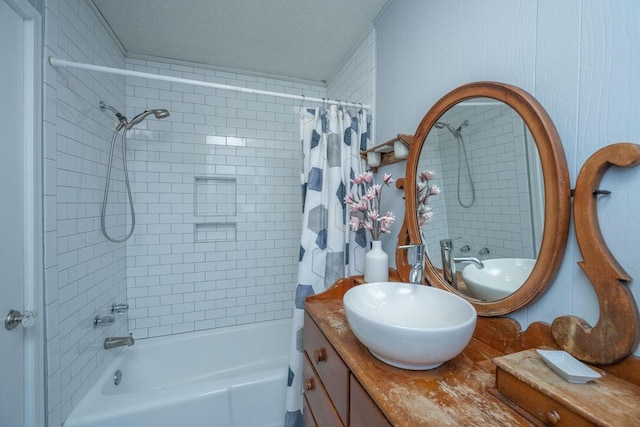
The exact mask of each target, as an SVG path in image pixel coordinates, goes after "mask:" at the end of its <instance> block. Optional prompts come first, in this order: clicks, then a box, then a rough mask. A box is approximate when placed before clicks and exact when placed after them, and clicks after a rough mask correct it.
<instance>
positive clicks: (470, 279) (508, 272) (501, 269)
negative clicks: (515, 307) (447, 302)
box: [462, 258, 536, 301]
mask: <svg viewBox="0 0 640 427" xmlns="http://www.w3.org/2000/svg"><path fill="white" fill-rule="evenodd" d="M482 263H483V264H484V268H482V269H478V268H477V267H476V266H475V265H468V266H466V267H465V268H464V269H463V270H462V278H463V279H464V283H465V284H466V285H467V288H468V289H469V290H470V291H471V292H472V293H473V295H474V296H475V297H476V298H478V299H482V300H486V301H497V300H500V299H502V298H505V297H507V296H509V295H511V294H512V293H513V292H515V291H517V290H518V289H519V288H520V286H522V284H523V283H524V282H525V281H526V280H527V278H528V277H529V274H531V270H533V266H534V265H535V264H536V260H535V259H528V258H496V259H488V260H485V261H482Z"/></svg>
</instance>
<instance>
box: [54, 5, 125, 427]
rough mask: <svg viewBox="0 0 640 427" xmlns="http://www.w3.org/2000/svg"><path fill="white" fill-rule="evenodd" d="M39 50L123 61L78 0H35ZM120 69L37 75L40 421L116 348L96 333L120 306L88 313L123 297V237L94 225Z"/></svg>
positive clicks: (121, 320) (81, 390) (114, 328)
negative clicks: (101, 316) (43, 404)
mask: <svg viewBox="0 0 640 427" xmlns="http://www.w3.org/2000/svg"><path fill="white" fill-rule="evenodd" d="M44 17H45V51H44V55H45V57H48V56H55V57H59V58H63V59H68V60H72V61H79V62H88V63H93V64H99V65H107V66H112V67H123V66H124V55H123V54H122V52H121V51H120V50H119V49H118V48H117V46H116V44H115V43H114V42H113V40H112V39H111V37H110V36H109V34H108V32H107V31H106V30H105V28H104V26H103V25H102V23H101V22H100V21H99V19H98V18H97V17H96V15H95V14H94V12H93V10H92V9H91V8H90V7H89V4H88V2H84V1H68V0H57V1H49V0H47V1H46V2H45V16H44ZM124 99H125V85H124V79H123V78H121V77H114V76H110V75H106V74H95V73H88V72H85V71H78V70H64V69H60V70H55V69H53V68H52V67H51V66H49V65H48V64H47V65H45V75H44V104H45V105H44V128H43V129H44V194H45V196H44V217H45V221H44V229H45V303H46V335H47V354H46V375H47V415H48V425H50V426H60V425H61V424H62V422H63V421H64V420H65V418H66V417H67V416H68V415H69V413H70V412H71V410H72V409H73V408H74V407H75V406H76V405H77V404H78V402H79V401H80V400H81V399H82V397H83V396H84V395H85V394H86V392H87V390H88V389H89V388H90V387H91V385H92V384H93V383H94V382H95V381H96V379H97V378H98V377H99V376H100V375H102V373H103V372H104V371H105V369H106V367H107V365H108V364H109V363H110V362H111V360H112V359H113V357H115V355H116V354H117V351H105V350H104V349H103V348H102V346H101V343H102V341H103V340H104V338H105V337H106V336H116V335H122V334H125V333H126V331H127V316H126V315H123V316H119V317H118V318H117V321H116V323H115V324H114V325H111V326H109V327H107V328H100V329H94V328H93V318H94V316H95V315H96V314H98V313H101V312H105V311H106V310H107V309H108V307H109V306H110V305H111V304H112V303H113V302H122V301H125V300H126V282H125V247H124V246H123V245H114V244H111V243H108V242H107V241H106V240H105V239H104V237H103V236H102V233H101V232H100V205H101V202H102V192H103V185H104V178H105V173H106V163H107V157H108V150H109V142H110V138H111V134H112V129H113V128H112V124H113V116H110V115H108V114H105V113H103V112H101V111H100V110H99V108H98V103H99V101H100V100H104V101H105V102H107V103H108V104H110V105H113V106H114V107H115V108H117V109H121V110H122V109H124Z"/></svg>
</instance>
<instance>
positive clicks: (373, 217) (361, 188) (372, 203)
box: [344, 169, 440, 240]
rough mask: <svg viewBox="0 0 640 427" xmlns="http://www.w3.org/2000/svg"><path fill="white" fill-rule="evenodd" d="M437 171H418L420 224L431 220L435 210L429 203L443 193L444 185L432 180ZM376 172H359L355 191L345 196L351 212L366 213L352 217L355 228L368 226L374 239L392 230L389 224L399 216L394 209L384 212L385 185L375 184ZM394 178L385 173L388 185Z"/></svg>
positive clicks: (366, 227) (353, 181) (385, 182)
mask: <svg viewBox="0 0 640 427" xmlns="http://www.w3.org/2000/svg"><path fill="white" fill-rule="evenodd" d="M435 175H436V173H435V172H434V171H431V170H428V169H427V170H424V171H422V172H420V173H419V174H418V181H419V182H418V185H417V187H418V188H417V190H418V225H419V226H420V227H422V226H423V225H425V224H427V223H428V222H430V221H431V217H432V216H433V211H432V209H431V206H429V199H430V198H431V196H435V195H437V194H440V187H438V186H437V185H433V184H431V180H433V178H434V177H435ZM372 181H373V173H372V172H365V173H362V174H360V175H356V177H355V178H353V179H352V180H351V182H352V183H354V184H355V185H356V191H355V193H349V194H347V196H346V197H345V198H344V201H345V203H346V204H347V206H348V207H349V210H350V211H351V212H355V213H358V212H360V213H362V215H353V216H352V217H351V220H350V221H349V225H350V226H351V230H352V231H358V229H360V228H364V229H365V230H366V231H368V232H370V233H371V239H372V240H380V235H381V234H386V233H389V232H390V229H389V226H390V225H391V224H393V222H394V221H395V220H396V217H395V215H394V214H393V212H387V214H386V215H382V214H380V200H381V198H382V185H381V184H374V185H372V184H371V182H372ZM393 181H394V179H393V177H392V175H391V174H386V173H385V174H384V175H383V176H382V182H383V183H384V185H386V186H390V185H391V183H392V182H393Z"/></svg>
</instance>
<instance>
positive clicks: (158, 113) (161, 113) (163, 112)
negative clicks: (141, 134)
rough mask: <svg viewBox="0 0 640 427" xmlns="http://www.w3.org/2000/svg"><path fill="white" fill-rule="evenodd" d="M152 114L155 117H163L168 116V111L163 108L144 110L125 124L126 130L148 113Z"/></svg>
mask: <svg viewBox="0 0 640 427" xmlns="http://www.w3.org/2000/svg"><path fill="white" fill-rule="evenodd" d="M150 114H153V115H154V116H155V117H156V119H164V118H165V117H169V114H170V113H169V111H168V110H165V109H164V108H160V109H156V110H146V111H144V112H142V113H140V114H138V115H137V116H135V117H134V118H133V119H131V121H130V122H129V123H128V124H127V125H126V126H125V128H126V129H127V130H129V129H131V128H132V127H134V126H135V125H137V124H138V123H140V122H142V121H143V120H144V119H145V118H146V117H147V116H148V115H150Z"/></svg>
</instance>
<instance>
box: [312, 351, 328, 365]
mask: <svg viewBox="0 0 640 427" xmlns="http://www.w3.org/2000/svg"><path fill="white" fill-rule="evenodd" d="M314 358H315V361H316V363H320V362H325V361H326V360H327V351H326V350H325V349H324V348H317V349H316V351H314Z"/></svg>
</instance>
